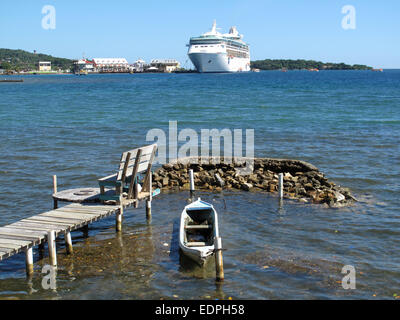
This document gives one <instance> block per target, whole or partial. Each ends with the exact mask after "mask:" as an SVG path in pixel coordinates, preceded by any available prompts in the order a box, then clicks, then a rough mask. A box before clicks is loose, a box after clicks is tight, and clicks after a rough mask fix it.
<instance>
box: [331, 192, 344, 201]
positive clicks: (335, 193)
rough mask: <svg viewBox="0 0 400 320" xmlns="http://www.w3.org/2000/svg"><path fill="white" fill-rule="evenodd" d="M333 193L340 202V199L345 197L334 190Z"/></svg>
mask: <svg viewBox="0 0 400 320" xmlns="http://www.w3.org/2000/svg"><path fill="white" fill-rule="evenodd" d="M334 195H335V197H336V201H337V202H340V201H343V200H345V199H346V198H345V196H344V195H342V194H341V193H340V192H337V191H334Z"/></svg>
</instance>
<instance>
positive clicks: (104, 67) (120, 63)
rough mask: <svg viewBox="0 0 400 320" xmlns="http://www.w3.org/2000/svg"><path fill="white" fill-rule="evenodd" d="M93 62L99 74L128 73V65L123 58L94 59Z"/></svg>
mask: <svg viewBox="0 0 400 320" xmlns="http://www.w3.org/2000/svg"><path fill="white" fill-rule="evenodd" d="M93 62H94V64H95V67H96V68H97V71H99V72H127V71H129V64H128V61H127V60H126V59H125V58H94V59H93Z"/></svg>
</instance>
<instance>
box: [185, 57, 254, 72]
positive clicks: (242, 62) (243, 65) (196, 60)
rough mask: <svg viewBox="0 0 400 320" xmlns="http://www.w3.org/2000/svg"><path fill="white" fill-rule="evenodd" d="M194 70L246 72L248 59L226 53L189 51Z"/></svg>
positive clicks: (248, 65) (248, 63)
mask: <svg viewBox="0 0 400 320" xmlns="http://www.w3.org/2000/svg"><path fill="white" fill-rule="evenodd" d="M188 55H189V58H190V60H191V61H192V63H193V65H194V66H195V68H196V70H197V71H198V72H201V73H203V72H204V73H206V72H247V71H250V59H249V58H238V57H229V56H228V55H227V54H226V53H203V52H196V53H189V54H188Z"/></svg>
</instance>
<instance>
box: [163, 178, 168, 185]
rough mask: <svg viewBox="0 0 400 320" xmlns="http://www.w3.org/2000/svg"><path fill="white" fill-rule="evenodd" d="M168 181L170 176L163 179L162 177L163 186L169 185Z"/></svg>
mask: <svg viewBox="0 0 400 320" xmlns="http://www.w3.org/2000/svg"><path fill="white" fill-rule="evenodd" d="M168 182H169V179H168V178H163V179H162V186H163V187H165V186H168Z"/></svg>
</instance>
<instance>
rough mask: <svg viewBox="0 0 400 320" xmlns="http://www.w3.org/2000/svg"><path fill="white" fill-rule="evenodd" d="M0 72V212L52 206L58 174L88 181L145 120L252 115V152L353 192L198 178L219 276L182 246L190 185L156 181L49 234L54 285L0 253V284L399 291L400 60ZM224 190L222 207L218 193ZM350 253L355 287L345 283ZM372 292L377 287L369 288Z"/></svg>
mask: <svg viewBox="0 0 400 320" xmlns="http://www.w3.org/2000/svg"><path fill="white" fill-rule="evenodd" d="M24 80H25V82H24V83H3V84H0V135H1V142H2V143H1V144H0V194H1V198H0V225H4V224H8V223H11V222H14V221H16V220H19V219H22V218H24V217H28V216H31V215H33V214H37V213H40V212H42V211H45V210H49V209H51V208H52V201H51V196H50V195H51V189H52V177H51V176H52V175H53V174H57V176H58V180H59V189H64V188H71V187H78V186H82V187H91V186H96V184H97V178H99V177H102V176H104V175H106V174H109V173H112V172H113V171H114V169H115V168H116V166H117V163H118V161H119V156H120V154H121V152H122V151H124V150H127V149H131V148H133V147H137V146H140V145H143V144H146V141H145V136H146V133H147V131H148V130H150V129H152V128H161V129H164V130H165V131H166V132H167V130H168V121H169V120H177V121H178V130H182V129H184V128H192V129H194V130H196V131H197V132H198V133H200V129H202V128H203V129H212V128H218V129H223V128H229V129H235V128H241V129H246V128H249V129H254V130H255V149H256V150H255V154H256V156H260V157H279V158H296V159H301V160H305V161H308V162H311V163H312V164H314V165H316V166H317V167H319V168H320V169H321V170H322V171H323V172H325V173H326V175H327V176H328V177H329V178H330V179H332V180H333V181H335V182H336V183H338V184H341V185H343V186H346V187H349V188H351V190H352V191H353V193H354V194H355V195H356V197H358V198H359V199H360V202H359V203H358V204H356V205H355V206H353V207H350V208H346V209H327V208H324V207H321V206H317V205H308V204H299V203H296V202H291V201H285V202H284V203H283V207H281V208H280V207H279V206H278V201H277V198H276V197H274V196H273V195H271V194H268V193H258V194H255V193H246V192H226V191H225V192H224V193H223V194H218V193H215V194H214V193H201V196H202V198H203V199H205V200H207V201H210V202H212V203H213V204H214V205H215V207H216V209H217V211H218V213H219V219H220V229H221V230H220V232H221V235H222V237H223V244H224V247H226V248H227V249H228V250H227V251H225V252H224V262H225V276H226V281H225V283H224V284H223V286H216V285H215V281H214V275H213V268H212V267H213V266H212V265H211V267H210V268H208V269H206V270H199V269H197V268H195V267H194V266H193V265H190V264H188V263H187V262H185V261H180V256H179V252H178V243H177V232H178V218H179V215H180V212H181V210H182V208H183V206H184V205H185V203H186V199H187V196H188V195H187V194H186V193H171V194H166V193H164V194H161V195H160V196H158V197H157V198H156V199H155V200H154V201H153V208H152V211H153V221H152V223H151V224H147V223H146V220H145V212H144V211H145V210H144V207H143V204H142V205H141V206H140V208H139V209H130V210H128V211H127V212H126V215H125V221H124V226H123V228H124V230H123V233H122V235H116V233H115V232H114V219H113V218H110V219H107V220H103V221H101V222H97V223H95V224H93V225H92V226H91V228H90V232H89V237H88V238H85V237H84V236H83V235H82V233H81V232H79V231H76V232H74V233H73V240H74V250H75V254H74V257H69V256H66V255H65V254H64V252H65V248H64V247H63V243H62V242H63V241H62V239H61V240H60V243H59V245H60V246H59V249H58V252H59V255H58V260H59V270H58V274H57V290H56V291H51V290H44V289H42V288H41V280H42V277H41V273H40V271H41V267H42V266H43V265H44V264H46V263H47V262H48V259H47V256H46V257H45V258H44V259H41V260H39V257H38V254H37V253H36V252H35V275H34V277H33V280H32V281H31V282H27V281H26V279H25V264H24V256H23V255H18V256H14V257H12V258H10V259H8V260H6V261H3V262H0V298H21V299H26V298H27V299H37V298H50V299H59V298H61V299H82V298H94V299H103V298H107V299H123V298H129V299H160V298H178V299H179V298H181V299H199V298H200V299H201V298H212V299H214V298H219V299H220V298H225V299H226V298H228V297H232V298H233V299H237V298H243V299H282V298H286V299H305V298H312V299H336V298H346V299H347V298H367V299H370V298H371V299H373V298H375V296H376V298H393V297H394V294H397V295H400V267H399V266H400V251H399V247H400V241H399V239H400V212H399V201H398V195H399V191H400V182H399V181H400V179H399V178H400V148H399V140H400V71H395V70H387V71H385V72H383V73H375V72H362V71H360V72H358V71H345V72H341V71H326V72H319V73H314V72H300V71H299V72H287V73H282V72H261V73H251V74H210V75H202V74H180V75H165V74H159V75H152V74H142V75H90V76H86V77H77V76H32V77H24ZM224 203H226V207H225V206H224ZM348 264H349V265H353V266H354V267H355V268H356V272H357V289H356V290H350V291H346V290H344V289H343V288H342V287H341V279H342V277H343V275H342V274H341V269H342V267H343V266H344V265H348ZM374 295H375V296H374Z"/></svg>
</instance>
